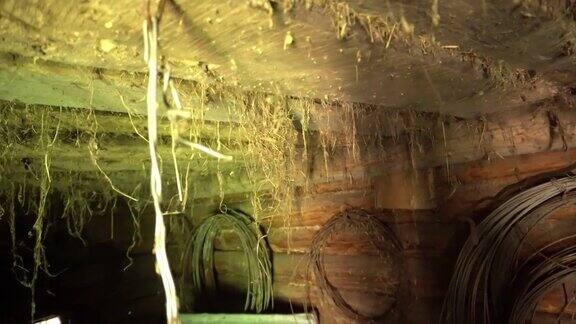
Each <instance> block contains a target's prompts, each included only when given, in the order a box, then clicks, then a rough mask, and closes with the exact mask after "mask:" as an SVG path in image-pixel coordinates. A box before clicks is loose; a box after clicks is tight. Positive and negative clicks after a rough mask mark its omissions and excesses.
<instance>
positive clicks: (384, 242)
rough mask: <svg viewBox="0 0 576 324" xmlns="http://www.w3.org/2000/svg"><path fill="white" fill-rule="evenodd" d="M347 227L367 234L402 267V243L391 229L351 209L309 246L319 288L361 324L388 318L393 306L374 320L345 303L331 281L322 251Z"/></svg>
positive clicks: (329, 221) (343, 212)
mask: <svg viewBox="0 0 576 324" xmlns="http://www.w3.org/2000/svg"><path fill="white" fill-rule="evenodd" d="M344 228H352V229H354V230H356V231H359V232H362V233H366V234H367V235H369V237H370V241H371V243H372V244H374V246H375V247H376V248H377V249H378V251H385V252H387V253H389V255H392V256H393V258H394V259H395V260H397V261H398V262H397V263H396V264H400V260H399V259H400V242H399V241H398V240H397V238H396V236H395V235H394V233H393V232H392V231H391V230H390V228H388V227H387V226H386V225H385V224H384V223H382V222H381V221H380V220H378V219H377V218H376V217H374V216H372V215H371V214H370V213H368V212H367V211H365V210H362V209H348V210H345V211H342V212H340V213H338V214H336V215H334V216H333V217H332V218H331V219H330V220H328V222H326V223H325V224H324V226H322V228H321V229H320V230H319V231H318V232H317V233H316V235H314V238H313V240H312V245H311V247H310V264H309V267H310V268H311V270H312V273H313V274H314V278H315V282H316V285H317V286H318V288H319V289H320V291H321V293H322V295H324V296H325V297H326V298H327V299H328V300H329V301H330V302H331V303H332V304H333V305H334V306H336V308H337V309H338V310H340V311H341V312H342V313H343V314H344V315H346V316H347V317H348V318H352V319H358V320H362V321H371V320H376V319H383V318H385V317H386V316H387V315H389V313H390V310H391V309H392V308H393V307H390V309H388V310H387V311H386V312H384V313H383V314H381V315H378V316H375V317H374V316H368V315H365V314H361V313H360V312H358V311H357V310H356V309H354V307H352V306H351V305H350V304H349V303H348V302H347V301H346V300H344V298H343V297H342V295H341V294H340V292H339V291H338V289H337V288H336V287H335V286H334V285H333V284H332V283H330V281H329V280H328V277H327V275H326V267H325V265H324V254H323V252H322V250H323V249H324V247H325V246H326V245H327V243H328V241H329V239H330V237H331V236H332V235H333V234H334V233H336V232H338V231H339V230H342V229H344ZM396 270H398V269H396Z"/></svg>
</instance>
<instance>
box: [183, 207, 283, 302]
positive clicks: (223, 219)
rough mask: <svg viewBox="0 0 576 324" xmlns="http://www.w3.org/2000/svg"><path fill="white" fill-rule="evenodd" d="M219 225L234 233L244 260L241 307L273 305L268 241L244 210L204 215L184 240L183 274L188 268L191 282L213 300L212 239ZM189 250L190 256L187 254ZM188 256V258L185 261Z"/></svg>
mask: <svg viewBox="0 0 576 324" xmlns="http://www.w3.org/2000/svg"><path fill="white" fill-rule="evenodd" d="M223 228H232V230H233V231H234V232H235V233H236V235H238V238H239V239H240V244H241V246H242V251H243V252H244V257H245V260H246V270H247V271H248V280H247V282H246V301H245V304H244V310H252V311H256V312H258V313H260V312H262V311H263V310H266V309H268V308H270V307H272V306H273V296H272V261H271V254H270V249H269V247H268V243H267V241H266V240H265V238H264V235H263V233H262V232H261V230H260V227H259V226H258V225H257V224H256V223H254V222H253V221H252V218H251V217H250V216H248V215H246V214H244V213H241V212H237V211H234V210H228V211H227V212H225V213H220V214H216V215H214V216H211V217H208V218H206V219H205V220H204V221H203V222H202V224H201V225H200V226H199V227H198V229H196V232H195V233H194V235H193V236H192V237H191V239H190V240H189V241H188V243H187V244H186V250H185V252H184V254H183V257H184V259H183V271H184V275H185V276H186V275H188V274H189V273H190V272H192V284H193V286H194V288H195V289H196V291H197V292H198V293H203V292H205V293H207V295H208V297H209V298H210V299H212V300H213V297H215V296H216V290H217V283H216V281H217V280H216V276H215V267H214V239H215V237H216V235H218V233H220V231H221V230H222V229H223ZM190 253H191V255H192V257H191V258H190ZM188 260H191V262H189V261H188Z"/></svg>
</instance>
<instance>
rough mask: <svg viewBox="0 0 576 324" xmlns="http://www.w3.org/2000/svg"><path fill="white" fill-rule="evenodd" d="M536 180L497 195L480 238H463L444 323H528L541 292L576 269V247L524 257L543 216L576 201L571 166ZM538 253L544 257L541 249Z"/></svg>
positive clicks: (575, 188)
mask: <svg viewBox="0 0 576 324" xmlns="http://www.w3.org/2000/svg"><path fill="white" fill-rule="evenodd" d="M556 177H559V178H558V179H555V178H556ZM535 179H536V180H537V181H536V182H532V183H531V184H532V186H529V187H528V188H527V187H526V186H524V187H522V189H521V190H518V191H516V192H515V193H514V194H512V192H513V191H511V190H509V189H510V188H506V189H504V190H503V191H502V193H505V195H499V197H500V198H503V197H505V199H496V200H495V202H496V203H497V205H496V204H494V205H495V206H497V207H495V209H494V210H493V211H492V212H491V213H490V214H489V215H488V216H487V217H486V218H485V219H484V220H483V221H482V222H481V223H480V224H478V226H477V228H476V232H477V235H478V237H479V240H478V241H475V240H473V239H471V238H470V239H468V240H467V241H466V242H465V243H464V246H463V247H462V250H461V251H460V255H459V257H458V260H457V262H456V266H455V269H454V274H453V276H452V279H451V281H450V285H449V287H448V291H447V294H446V298H445V301H444V305H443V309H442V315H441V322H443V323H520V322H523V321H525V320H528V319H529V318H530V316H531V314H532V313H533V311H534V308H535V307H536V304H537V302H538V300H539V298H540V297H542V296H543V295H544V294H545V293H546V292H547V291H549V290H550V289H552V288H554V287H555V286H557V285H558V284H559V283H560V282H561V281H562V280H563V279H564V278H565V277H566V276H567V274H571V273H573V271H571V269H570V267H571V266H572V265H570V266H568V267H567V266H566V264H565V263H567V262H568V261H570V262H574V260H576V254H574V253H575V252H576V250H574V249H569V250H562V251H560V252H558V253H557V254H553V255H551V256H549V257H547V256H545V255H544V257H543V258H542V259H538V258H534V256H531V257H529V258H528V259H526V260H525V261H524V262H522V260H520V259H519V254H520V248H521V247H522V245H523V244H524V243H525V242H526V238H527V236H528V233H529V232H530V231H531V230H532V229H533V228H535V227H536V226H537V225H538V223H539V222H540V221H541V220H543V219H544V218H546V217H547V216H548V215H550V214H551V213H553V212H554V211H556V210H558V209H560V208H562V207H563V206H566V205H569V204H575V203H576V177H574V176H573V175H572V174H571V173H569V172H566V170H561V172H559V173H555V174H554V173H548V174H546V175H545V177H543V176H542V175H541V176H538V177H536V178H535ZM528 182H530V181H528ZM525 183H526V182H525ZM511 188H513V186H512V187H511ZM497 198H498V196H497ZM521 228H524V230H521ZM572 254H574V255H572ZM538 255H539V256H543V254H542V251H539V254H538ZM547 276H548V277H547Z"/></svg>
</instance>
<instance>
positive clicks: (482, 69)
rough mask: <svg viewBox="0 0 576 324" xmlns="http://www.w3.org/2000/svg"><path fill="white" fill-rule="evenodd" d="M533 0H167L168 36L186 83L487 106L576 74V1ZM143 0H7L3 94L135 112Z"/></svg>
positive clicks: (560, 84)
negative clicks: (573, 5)
mask: <svg viewBox="0 0 576 324" xmlns="http://www.w3.org/2000/svg"><path fill="white" fill-rule="evenodd" d="M534 2H538V3H543V5H538V6H536V5H532V4H531V3H532V1H523V2H521V3H520V4H519V2H518V1H511V0H483V1H478V0H451V1H442V0H439V1H428V0H426V1H424V0H409V1H406V0H403V1H400V0H390V1H378V0H349V1H334V0H307V1H302V0H287V1H279V0H278V1H267V0H251V1H212V0H197V1H182V0H168V1H167V2H166V8H165V12H164V16H163V21H162V24H161V36H160V37H161V39H160V42H161V47H162V51H163V53H164V55H165V57H166V59H167V61H168V62H169V64H170V65H171V66H172V69H173V75H174V76H176V77H178V78H180V79H182V81H183V84H184V86H186V84H187V83H186V82H188V81H201V82H204V83H220V84H224V85H226V86H230V87H236V88H238V89H242V90H246V91H248V90H250V91H253V90H256V91H262V92H267V93H275V94H282V95H287V96H293V97H311V98H319V99H329V100H342V101H352V102H360V103H368V104H374V105H378V106H381V107H382V109H398V108H406V107H409V108H413V109H417V110H423V111H430V112H439V113H445V114H451V115H456V116H460V117H474V116H478V115H480V114H488V113H493V112H498V111H502V110H508V109H511V108H514V107H517V106H525V105H526V104H530V103H531V102H537V101H540V100H542V99H544V98H548V97H551V96H554V95H556V94H558V93H559V92H564V91H565V88H566V87H568V86H569V85H570V83H571V82H572V81H573V79H574V67H573V66H574V64H573V62H574V58H573V56H574V55H573V54H574V51H576V48H574V46H575V45H574V44H576V43H575V41H574V40H573V38H574V37H573V33H572V30H574V21H573V19H572V18H571V12H568V9H565V8H564V7H563V3H564V1H548V2H547V1H543V2H542V1H534ZM269 4H270V5H271V7H269V8H272V10H267V9H266V8H268V7H267V6H268V5H269ZM143 7H144V6H143V5H142V4H141V2H138V1H131V0H99V1H69V0H45V1H34V0H24V1H23V0H6V1H3V2H2V3H1V4H0V53H3V54H2V55H1V56H0V57H1V58H0V99H6V100H19V101H22V102H25V103H31V104H49V105H60V106H73V107H87V106H89V105H92V104H93V103H97V104H94V105H95V106H98V108H99V109H105V110H112V111H124V108H123V107H122V106H121V102H120V100H118V99H119V96H118V94H119V93H120V94H123V95H125V96H127V97H128V99H129V100H127V101H128V102H129V103H130V104H132V105H134V106H135V107H134V108H135V109H136V111H138V110H140V111H142V109H143V102H142V99H143V94H144V85H143V80H144V78H145V75H144V72H145V65H144V63H143V61H142V57H141V56H142V54H141V52H142V40H141V39H142V36H141V34H142V31H141V29H142V20H143V12H144V10H143ZM93 80H98V82H99V85H100V88H99V89H96V91H94V84H93V82H91V81H93ZM25 85H29V86H27V87H26V86H25ZM91 87H92V88H91ZM184 92H187V91H184ZM88 97H89V98H90V99H87V98H88ZM56 98H57V99H56ZM192 103H193V102H192ZM216 115H217V114H216ZM213 118H214V119H216V120H217V119H219V118H220V117H218V116H214V117H213Z"/></svg>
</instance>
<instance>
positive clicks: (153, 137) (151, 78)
mask: <svg viewBox="0 0 576 324" xmlns="http://www.w3.org/2000/svg"><path fill="white" fill-rule="evenodd" d="M150 21H151V22H152V26H148V23H149V21H148V20H146V21H145V22H144V28H143V31H144V32H146V34H144V50H145V53H144V58H145V59H146V58H147V59H148V61H147V63H148V93H147V96H146V99H147V100H146V104H147V112H148V148H149V150H150V163H151V165H150V190H151V193H152V199H153V201H154V212H155V216H156V217H155V219H156V222H155V223H156V224H155V231H154V254H155V255H156V266H157V267H158V269H157V270H158V272H159V273H160V277H161V278H162V285H163V286H164V294H165V295H166V319H167V321H168V323H169V324H172V323H179V319H178V297H177V296H176V287H175V285H174V279H173V278H172V272H171V271H170V264H169V263H168V256H167V254H166V226H165V225H164V217H163V214H162V210H161V208H160V202H161V200H162V179H161V176H160V168H159V167H158V159H157V156H156V143H157V141H158V134H157V128H158V121H157V115H156V112H157V106H158V101H157V78H158V61H157V55H158V53H157V50H158V24H157V21H156V18H154V17H152V18H151V19H150ZM150 27H151V28H150Z"/></svg>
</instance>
